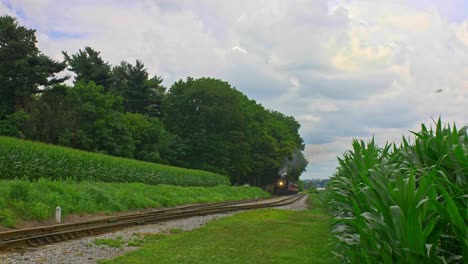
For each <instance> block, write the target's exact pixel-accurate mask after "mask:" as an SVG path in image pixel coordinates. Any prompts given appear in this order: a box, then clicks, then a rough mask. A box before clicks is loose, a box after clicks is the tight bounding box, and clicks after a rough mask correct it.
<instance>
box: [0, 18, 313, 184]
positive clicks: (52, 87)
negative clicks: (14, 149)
mask: <svg viewBox="0 0 468 264" xmlns="http://www.w3.org/2000/svg"><path fill="white" fill-rule="evenodd" d="M36 43H37V40H36V36H35V30H33V29H29V28H26V27H24V26H21V25H19V24H18V22H17V20H16V19H15V18H14V17H11V16H2V17H0V134H2V135H8V136H15V137H19V138H26V139H31V140H36V141H41V142H46V143H51V144H56V145H63V146H68V147H72V148H77V149H81V150H86V151H92V152H99V153H105V154H109V155H115V156H121V157H127V158H133V159H138V160H144V161H149V162H157V163H163V164H169V165H175V166H180V167H186V168H195V169H202V170H207V171H213V172H216V173H221V174H225V175H228V176H229V177H230V178H231V182H233V183H235V184H244V183H250V184H254V185H265V184H268V183H270V182H272V181H273V179H274V178H275V177H276V176H277V175H278V172H279V171H280V170H281V171H283V170H286V171H287V173H288V175H289V177H291V178H292V179H294V180H297V179H298V178H299V175H300V174H301V173H302V172H303V171H304V170H305V167H306V166H307V161H306V159H305V158H304V156H303V154H302V152H301V151H302V150H303V149H304V144H303V140H302V138H301V137H300V135H299V132H298V130H299V127H300V125H299V123H298V122H297V121H296V120H295V119H294V117H292V116H286V115H284V114H282V113H280V112H277V111H272V110H268V109H265V108H264V107H263V106H262V105H260V104H258V103H257V102H255V101H254V100H251V99H249V98H248V97H247V96H246V95H244V94H243V93H241V92H240V91H238V90H237V89H235V88H234V87H232V86H231V85H230V84H229V83H227V82H225V81H222V80H219V79H213V78H199V79H194V78H191V77H188V78H186V79H185V80H179V81H177V82H175V83H174V84H173V85H172V86H171V87H169V88H166V87H164V86H163V84H162V82H163V80H162V78H161V77H160V76H156V75H154V76H151V75H150V74H149V73H148V70H147V68H146V67H145V65H144V63H143V62H142V61H140V60H137V61H135V63H130V62H126V61H122V62H121V63H120V64H119V65H110V64H109V63H108V62H106V61H105V60H104V59H103V58H102V57H101V54H100V52H99V51H96V50H95V49H93V48H91V47H85V48H84V49H80V50H79V51H78V52H77V53H75V54H68V53H66V52H62V53H63V56H64V60H63V61H56V60H53V59H51V58H50V57H48V56H46V55H44V54H43V53H42V52H41V51H40V50H39V49H38V48H37V46H36ZM66 70H68V71H71V72H73V73H74V75H75V77H74V80H73V85H66V84H65V81H67V80H68V79H69V78H70V77H69V76H67V75H66V73H65V72H66Z"/></svg>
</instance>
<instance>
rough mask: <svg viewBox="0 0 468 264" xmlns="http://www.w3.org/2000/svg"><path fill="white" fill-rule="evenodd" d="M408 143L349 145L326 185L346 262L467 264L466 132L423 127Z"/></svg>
mask: <svg viewBox="0 0 468 264" xmlns="http://www.w3.org/2000/svg"><path fill="white" fill-rule="evenodd" d="M412 133H413V134H414V140H413V141H414V142H410V140H409V139H406V138H403V141H402V143H401V144H400V145H399V146H397V145H396V144H387V145H386V146H384V147H378V146H377V145H376V144H375V142H374V140H372V141H370V142H368V143H367V144H365V143H364V142H363V141H358V140H354V141H353V144H352V147H353V149H352V150H351V151H347V152H345V153H344V155H343V157H342V158H339V159H338V160H339V167H338V169H337V171H336V173H335V175H334V176H333V177H332V178H331V180H330V183H329V190H330V192H329V201H330V211H331V213H332V215H333V216H334V221H333V225H332V226H333V227H332V233H333V235H334V237H335V238H336V241H335V242H334V243H335V246H336V248H335V255H337V256H338V257H339V258H340V259H341V260H342V261H343V262H344V263H415V264H416V263H418V264H419V263H467V262H468V233H467V228H466V226H467V222H468V214H467V201H468V199H467V198H468V195H467V181H468V138H467V127H464V128H463V129H461V130H459V131H457V128H456V126H455V125H453V126H452V127H451V126H450V125H446V126H442V122H441V120H440V119H439V120H438V121H437V122H436V124H435V130H433V129H432V128H429V129H428V128H427V127H426V126H425V125H422V126H421V131H420V132H412Z"/></svg>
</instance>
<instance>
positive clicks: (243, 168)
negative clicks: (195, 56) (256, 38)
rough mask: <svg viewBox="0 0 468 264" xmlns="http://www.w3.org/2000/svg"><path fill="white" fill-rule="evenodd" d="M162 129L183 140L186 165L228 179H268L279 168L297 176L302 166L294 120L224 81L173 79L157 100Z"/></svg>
mask: <svg viewBox="0 0 468 264" xmlns="http://www.w3.org/2000/svg"><path fill="white" fill-rule="evenodd" d="M163 113H164V115H163V118H164V119H163V120H164V124H165V125H166V127H167V129H168V130H169V131H170V132H171V133H173V134H175V135H177V136H179V137H180V138H183V139H185V144H186V146H187V149H188V150H187V151H186V152H185V154H186V155H185V156H183V157H180V159H182V160H184V161H185V163H186V165H187V166H192V167H195V168H200V169H205V170H211V171H215V172H219V173H226V174H228V175H230V176H231V179H232V181H233V182H235V183H238V184H242V183H245V182H249V183H251V184H254V185H259V186H260V185H266V184H268V183H271V182H272V181H273V180H274V179H275V178H276V177H277V176H278V174H279V173H280V170H282V169H283V170H285V171H286V172H287V174H288V176H289V177H290V178H291V179H294V180H297V179H298V177H299V175H300V174H301V173H302V172H303V171H304V169H305V167H306V166H307V161H306V160H305V158H304V156H303V154H302V152H301V150H303V149H304V144H303V142H302V139H301V138H300V136H299V133H298V130H299V127H300V126H299V124H298V123H297V121H296V120H294V118H293V117H287V116H285V115H283V114H281V113H279V112H275V111H268V110H266V109H265V108H263V106H261V105H259V104H257V103H256V102H255V101H253V100H250V99H248V98H247V96H245V95H243V94H242V93H241V92H239V91H237V90H236V89H234V88H232V87H231V86H230V85H229V84H228V83H226V82H223V81H221V80H215V79H210V78H201V79H197V80H195V79H192V78H188V79H187V80H186V81H182V80H181V81H178V82H176V83H175V84H174V85H173V86H172V87H171V89H170V90H169V93H168V95H167V97H166V98H165V99H164V103H163Z"/></svg>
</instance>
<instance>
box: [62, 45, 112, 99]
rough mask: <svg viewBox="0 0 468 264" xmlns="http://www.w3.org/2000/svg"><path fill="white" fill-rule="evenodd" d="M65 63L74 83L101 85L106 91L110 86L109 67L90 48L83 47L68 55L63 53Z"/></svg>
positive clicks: (98, 54) (98, 53)
mask: <svg viewBox="0 0 468 264" xmlns="http://www.w3.org/2000/svg"><path fill="white" fill-rule="evenodd" d="M62 53H63V56H64V57H65V61H66V62H67V63H68V65H69V68H68V70H70V71H72V72H74V73H75V74H76V76H75V83H77V82H80V81H84V82H85V83H88V82H90V81H93V82H94V83H95V84H96V85H101V86H102V87H104V89H105V90H106V91H108V90H109V88H110V86H111V77H112V73H111V66H110V65H109V63H107V62H105V61H104V60H103V59H102V58H101V55H100V54H101V53H100V52H98V51H96V50H94V49H93V48H91V47H85V48H84V50H79V51H78V53H76V54H73V55H71V56H70V55H68V53H67V52H65V51H63V52H62Z"/></svg>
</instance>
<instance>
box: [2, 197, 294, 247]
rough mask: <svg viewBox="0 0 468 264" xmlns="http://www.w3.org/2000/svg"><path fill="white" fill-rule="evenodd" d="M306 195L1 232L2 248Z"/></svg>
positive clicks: (271, 204)
mask: <svg viewBox="0 0 468 264" xmlns="http://www.w3.org/2000/svg"><path fill="white" fill-rule="evenodd" d="M302 197H303V195H295V196H288V197H274V198H269V199H262V200H258V201H257V200H244V201H229V202H220V203H208V204H198V205H186V206H179V207H174V208H164V209H158V210H154V211H151V212H145V213H136V214H127V215H122V216H114V217H105V218H101V219H97V220H92V221H85V222H78V223H70V224H58V225H50V226H43V227H36V228H30V229H20V230H15V231H8V232H1V233H0V251H5V250H9V249H14V248H21V247H37V246H42V245H46V244H51V243H57V242H62V241H66V240H70V239H76V238H81V237H85V236H92V235H98V234H102V233H106V232H110V231H114V230H117V229H122V228H125V227H129V226H134V225H143V224H149V223H156V222H159V221H166V220H173V219H179V218H187V217H192V216H200V215H209V214H215V213H225V212H232V211H238V210H252V209H258V208H266V207H276V206H284V205H289V204H292V203H294V202H296V201H298V200H299V199H301V198H302Z"/></svg>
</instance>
